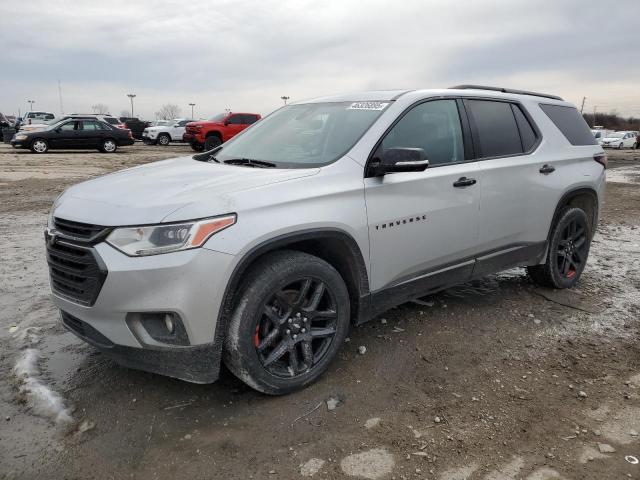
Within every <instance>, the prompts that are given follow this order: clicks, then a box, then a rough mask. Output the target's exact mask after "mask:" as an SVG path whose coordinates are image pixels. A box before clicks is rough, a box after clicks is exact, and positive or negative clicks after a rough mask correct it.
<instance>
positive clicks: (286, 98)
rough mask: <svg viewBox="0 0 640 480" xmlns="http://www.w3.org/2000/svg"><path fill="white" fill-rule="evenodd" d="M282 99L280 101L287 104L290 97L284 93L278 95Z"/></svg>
mask: <svg viewBox="0 0 640 480" xmlns="http://www.w3.org/2000/svg"><path fill="white" fill-rule="evenodd" d="M280 98H281V99H282V101H283V102H284V104H285V105H286V104H287V100H289V98H290V97H287V96H286V95H283V96H282V97H280Z"/></svg>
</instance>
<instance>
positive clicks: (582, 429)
mask: <svg viewBox="0 0 640 480" xmlns="http://www.w3.org/2000/svg"><path fill="white" fill-rule="evenodd" d="M187 153H189V149H188V148H186V147H184V146H171V147H167V148H163V147H145V146H142V145H139V144H136V145H135V146H132V147H128V148H123V149H121V151H119V152H118V153H117V154H114V155H102V154H98V153H91V152H89V153H80V152H60V153H51V154H47V155H41V156H36V155H31V154H28V153H26V152H15V151H13V150H11V149H10V148H8V147H7V146H6V145H2V146H0V238H1V239H2V240H1V241H2V244H1V245H0V422H1V423H0V478H6V479H14V478H16V479H23V478H24V479H32V478H33V479H76V478H99V479H121V478H138V479H155V478H158V479H176V478H189V479H214V478H225V479H250V478H254V479H263V478H265V479H266V478H268V479H274V478H284V479H290V478H291V479H293V478H303V477H310V476H312V477H313V478H320V479H338V478H373V479H375V478H380V479H398V480H399V479H441V480H464V479H472V480H475V479H485V480H502V479H530V480H536V479H538V480H542V479H552V478H563V479H574V480H577V479H598V480H600V479H610V478H611V479H614V478H615V479H618V478H640V464H633V463H630V461H631V462H633V461H634V460H633V458H630V457H628V456H629V455H631V456H634V457H637V458H639V459H640V437H639V436H638V435H639V432H640V346H639V345H638V338H639V337H638V331H639V327H640V319H639V316H640V228H639V226H640V154H638V153H636V152H635V151H623V152H610V166H611V169H610V170H609V175H608V177H609V182H608V189H607V194H606V199H605V201H606V203H605V207H604V211H603V212H602V220H601V223H600V228H599V231H598V233H597V235H596V237H595V239H594V243H593V246H592V251H591V255H590V259H589V265H588V266H587V269H586V270H585V272H584V274H583V277H582V279H581V282H580V284H579V286H578V287H577V288H575V289H573V290H571V291H562V292H558V291H551V290H545V289H541V288H538V287H536V286H534V285H533V284H532V283H531V282H530V281H529V280H528V278H527V277H526V275H525V274H524V272H523V271H522V270H512V271H509V272H505V273H503V274H500V275H494V276H491V277H488V278H486V279H484V280H482V281H479V282H475V283H472V284H469V285H464V286H461V287H457V288H454V289H451V290H448V291H446V292H443V293H440V294H438V295H435V296H432V297H429V298H423V299H422V301H421V302H420V303H408V304H405V305H403V306H401V307H398V308H395V309H393V310H391V311H389V312H387V313H386V314H384V315H382V316H380V317H378V318H377V319H376V320H374V321H372V322H370V323H368V324H366V325H364V326H362V327H359V328H355V329H353V330H352V332H351V334H350V341H349V342H348V343H345V345H344V347H343V349H342V351H341V353H340V355H339V357H338V358H337V359H336V360H335V361H334V362H333V364H332V366H331V368H330V370H329V371H328V372H327V373H326V374H325V375H324V377H323V378H322V379H321V380H320V381H319V382H318V383H317V384H315V385H313V386H311V387H310V388H308V389H306V390H305V391H303V392H299V393H296V394H293V395H289V396H287V397H281V398H272V397H267V396H264V395H260V394H258V393H256V392H254V391H252V390H250V389H249V388H247V387H245V386H244V385H243V384H242V383H240V382H239V381H238V380H236V379H235V378H234V377H233V376H232V375H231V374H230V373H228V372H226V371H223V373H222V376H221V379H220V381H218V382H217V383H215V384H213V385H192V384H188V383H183V382H180V381H176V380H171V379H168V378H164V377H160V376H157V375H153V374H147V373H143V372H137V371H133V370H127V369H124V368H121V367H119V366H117V365H115V364H114V363H112V362H111V361H109V360H106V359H104V358H103V357H102V356H101V355H100V354H99V353H97V352H96V351H95V350H94V349H93V348H91V347H89V346H87V345H85V344H83V343H82V342H80V341H79V340H77V339H76V338H75V337H74V336H72V335H71V334H70V333H65V332H64V330H63V329H62V328H61V327H60V326H59V325H58V323H57V322H58V316H57V312H56V310H55V309H54V308H53V306H52V304H51V302H50V300H49V297H48V295H49V293H48V280H47V273H46V265H45V260H44V244H43V239H42V229H43V226H44V224H45V223H46V214H47V211H48V209H49V206H50V204H51V203H52V201H53V200H54V198H55V197H56V195H57V194H58V193H59V192H61V191H62V190H63V189H64V188H65V187H66V186H68V185H70V184H72V183H75V182H77V181H79V180H81V179H84V178H88V177H91V176H94V175H98V174H101V173H106V172H109V171H113V170H117V169H120V168H123V167H127V166H131V165H136V164H140V163H144V162H148V161H153V160H158V159H162V158H169V157H171V156H176V155H178V154H187ZM359 346H366V353H365V354H364V355H361V354H359V353H358V347H359ZM27 349H32V350H30V351H31V352H33V354H34V355H38V357H33V358H31V360H33V361H32V362H31V363H29V362H27V363H25V358H26V356H25V351H26V350H27ZM27 356H28V355H27ZM21 360H22V363H21V366H22V367H23V368H22V371H25V368H24V367H25V365H26V366H27V367H28V368H27V370H28V373H29V375H30V378H31V381H32V382H36V383H31V384H30V386H31V387H37V386H38V385H39V386H42V387H43V388H45V389H46V390H47V391H48V392H49V393H51V392H54V393H53V394H52V395H53V397H51V396H50V397H47V398H49V399H50V400H51V401H52V403H51V405H48V406H47V405H45V406H43V405H37V404H34V403H33V399H32V397H31V396H29V395H27V394H26V393H25V383H21V382H19V381H18V380H17V379H16V377H15V375H14V367H15V365H16V363H17V362H20V361H21ZM27 360H28V359H27ZM49 389H50V390H49ZM56 392H57V394H59V396H56ZM334 399H335V400H338V402H337V406H335V408H333V409H331V410H330V409H329V408H328V406H327V400H330V402H329V403H331V404H335V403H336V402H335V401H333V400H334ZM332 406H333V405H332ZM56 409H57V410H56ZM52 411H53V412H58V414H59V415H58V423H56V422H55V421H54V420H53V417H55V415H54V414H53V415H52V413H51V412H52ZM62 413H64V414H65V415H69V416H70V418H72V420H71V421H68V418H65V417H64V415H63V416H62V417H60V414H62ZM625 457H627V459H625Z"/></svg>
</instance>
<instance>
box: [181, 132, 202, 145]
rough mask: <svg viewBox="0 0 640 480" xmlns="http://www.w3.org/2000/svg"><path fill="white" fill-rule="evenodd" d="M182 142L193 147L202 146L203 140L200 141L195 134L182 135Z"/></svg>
mask: <svg viewBox="0 0 640 480" xmlns="http://www.w3.org/2000/svg"><path fill="white" fill-rule="evenodd" d="M182 141H183V142H185V143H191V144H193V145H204V140H201V139H200V138H199V137H198V135H197V134H195V133H184V134H183V135H182Z"/></svg>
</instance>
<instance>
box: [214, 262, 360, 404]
mask: <svg viewBox="0 0 640 480" xmlns="http://www.w3.org/2000/svg"><path fill="white" fill-rule="evenodd" d="M240 291H241V292H242V293H241V295H240V297H239V299H238V301H237V302H236V306H235V310H234V312H233V315H232V317H231V319H230V321H229V327H228V330H227V336H226V339H225V343H224V351H223V358H224V362H225V364H226V366H227V367H228V368H229V370H231V372H233V374H234V375H235V376H236V377H238V378H239V379H240V380H242V381H243V382H244V383H246V384H247V385H249V386H250V387H252V388H254V389H256V390H258V391H260V392H262V393H266V394H269V395H284V394H287V393H291V392H294V391H296V390H300V389H302V388H304V387H306V386H308V385H310V384H312V383H313V382H315V381H316V380H317V379H318V378H319V377H320V376H321V375H322V374H323V373H324V371H325V370H326V369H327V368H328V366H329V364H330V363H331V360H332V359H333V358H334V357H335V355H336V353H337V352H338V350H339V349H340V347H341V345H342V344H343V343H344V339H345V338H346V336H347V332H348V330H349V319H350V312H349V308H350V304H349V293H348V291H347V287H346V285H345V283H344V280H343V279H342V277H341V276H340V274H339V273H338V272H337V271H336V269H335V268H333V267H332V266H331V265H329V264H328V263H327V262H325V261H324V260H322V259H320V258H318V257H314V256H313V255H309V254H307V253H303V252H298V251H293V250H281V251H278V252H274V253H272V254H268V255H266V256H265V257H263V258H262V259H260V260H258V262H257V263H256V265H255V266H254V267H253V268H252V269H251V270H250V272H249V273H248V275H247V277H246V280H245V281H244V282H243V284H242V287H241V288H240ZM316 297H317V298H318V300H317V301H314V299H315V298H316Z"/></svg>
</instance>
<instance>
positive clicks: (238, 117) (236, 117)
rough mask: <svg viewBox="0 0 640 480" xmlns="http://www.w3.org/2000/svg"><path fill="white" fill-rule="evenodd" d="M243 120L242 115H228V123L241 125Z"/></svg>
mask: <svg viewBox="0 0 640 480" xmlns="http://www.w3.org/2000/svg"><path fill="white" fill-rule="evenodd" d="M243 121H244V119H243V118H242V115H232V116H231V117H229V125H242V123H243Z"/></svg>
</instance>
